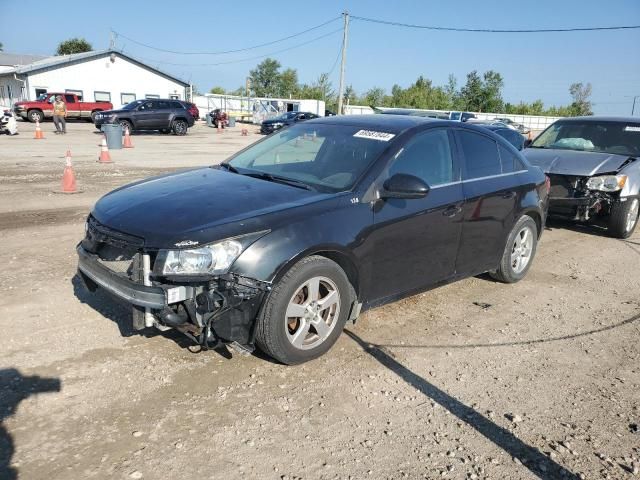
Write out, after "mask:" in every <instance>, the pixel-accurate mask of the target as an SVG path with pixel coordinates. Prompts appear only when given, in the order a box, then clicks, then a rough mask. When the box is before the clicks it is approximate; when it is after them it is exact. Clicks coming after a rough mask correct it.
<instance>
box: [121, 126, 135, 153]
mask: <svg viewBox="0 0 640 480" xmlns="http://www.w3.org/2000/svg"><path fill="white" fill-rule="evenodd" d="M122 146H123V147H124V148H133V143H131V137H130V136H129V127H127V128H125V130H124V144H123V145H122Z"/></svg>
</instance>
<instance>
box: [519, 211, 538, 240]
mask: <svg viewBox="0 0 640 480" xmlns="http://www.w3.org/2000/svg"><path fill="white" fill-rule="evenodd" d="M522 215H526V216H528V217H531V218H532V219H533V221H534V222H536V228H537V229H538V238H540V235H542V228H543V224H542V215H540V212H538V211H537V210H533V209H532V210H525V211H524V212H522Z"/></svg>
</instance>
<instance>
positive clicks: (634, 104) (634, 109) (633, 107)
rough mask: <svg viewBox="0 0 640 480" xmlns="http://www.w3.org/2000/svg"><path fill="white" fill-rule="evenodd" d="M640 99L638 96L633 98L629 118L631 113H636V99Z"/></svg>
mask: <svg viewBox="0 0 640 480" xmlns="http://www.w3.org/2000/svg"><path fill="white" fill-rule="evenodd" d="M638 97H640V95H636V96H635V97H633V106H632V107H631V116H632V117H633V113H634V112H635V111H636V98H638Z"/></svg>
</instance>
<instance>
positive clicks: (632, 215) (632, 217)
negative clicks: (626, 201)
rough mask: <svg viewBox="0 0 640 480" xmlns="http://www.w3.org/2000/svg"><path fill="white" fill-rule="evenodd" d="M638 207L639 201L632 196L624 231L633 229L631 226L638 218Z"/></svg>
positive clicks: (633, 225)
mask: <svg viewBox="0 0 640 480" xmlns="http://www.w3.org/2000/svg"><path fill="white" fill-rule="evenodd" d="M639 207H640V201H638V199H637V198H634V199H633V200H632V201H631V207H629V211H628V212H627V222H626V227H625V232H630V231H631V230H633V227H635V225H636V221H637V220H638V210H639Z"/></svg>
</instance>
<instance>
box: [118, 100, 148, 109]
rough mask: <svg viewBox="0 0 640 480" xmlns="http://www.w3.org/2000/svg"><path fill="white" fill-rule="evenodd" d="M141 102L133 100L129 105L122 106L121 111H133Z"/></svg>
mask: <svg viewBox="0 0 640 480" xmlns="http://www.w3.org/2000/svg"><path fill="white" fill-rule="evenodd" d="M142 102H143V101H142V100H135V101H133V102H131V103H127V104H126V105H124V106H123V107H122V108H121V110H133V109H135V108H136V107H137V106H138V105H140V104H141V103H142Z"/></svg>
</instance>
